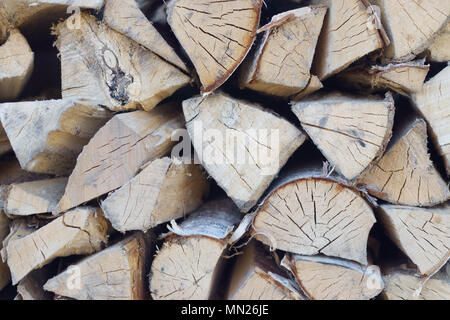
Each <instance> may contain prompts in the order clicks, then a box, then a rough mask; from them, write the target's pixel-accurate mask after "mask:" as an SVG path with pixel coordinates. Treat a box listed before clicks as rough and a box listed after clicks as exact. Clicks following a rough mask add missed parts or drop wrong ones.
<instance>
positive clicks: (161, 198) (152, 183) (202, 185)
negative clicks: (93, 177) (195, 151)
mask: <svg viewBox="0 0 450 320" xmlns="http://www.w3.org/2000/svg"><path fill="white" fill-rule="evenodd" d="M206 178H207V177H206V175H205V173H204V171H203V169H202V168H201V166H199V165H195V164H183V163H181V162H180V161H179V160H178V161H177V160H172V159H170V158H162V159H156V160H154V161H152V162H150V163H149V164H148V165H147V166H146V167H145V168H144V169H143V170H142V171H141V172H140V173H138V174H137V175H136V177H134V178H133V179H132V180H130V181H129V182H127V183H126V184H124V185H123V186H122V187H121V188H120V189H118V190H116V191H114V192H113V193H111V194H110V195H108V197H107V198H106V200H104V201H103V202H102V204H101V207H102V209H103V212H104V213H105V217H106V218H108V220H109V221H111V224H112V226H113V227H114V229H116V230H118V231H120V232H126V231H130V230H141V231H144V232H146V231H147V230H149V229H150V228H153V227H156V226H157V225H159V224H161V223H164V222H168V221H170V220H173V219H178V218H181V217H183V216H184V215H185V214H187V213H188V212H191V211H193V210H195V209H197V208H198V207H199V206H200V205H201V204H202V203H203V200H204V199H205V198H206V197H207V195H208V193H209V183H208V182H207V180H206Z"/></svg>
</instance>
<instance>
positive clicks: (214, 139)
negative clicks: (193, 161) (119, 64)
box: [183, 93, 306, 212]
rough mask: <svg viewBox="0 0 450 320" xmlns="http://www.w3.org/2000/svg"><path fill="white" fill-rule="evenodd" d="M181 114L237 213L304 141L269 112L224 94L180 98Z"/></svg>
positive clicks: (251, 203) (257, 195)
mask: <svg viewBox="0 0 450 320" xmlns="http://www.w3.org/2000/svg"><path fill="white" fill-rule="evenodd" d="M183 111H184V116H185V118H186V122H187V123H186V127H187V130H188V132H189V135H190V137H191V140H192V143H193V145H194V149H195V150H196V152H197V155H198V156H199V159H200V160H201V161H202V164H203V166H204V167H205V169H206V170H207V171H208V173H209V174H210V175H211V176H212V177H213V178H214V179H215V180H216V182H217V183H218V185H219V186H220V187H221V188H222V189H223V190H225V192H226V193H227V194H228V196H229V197H230V198H231V199H232V200H233V201H234V202H235V203H236V205H237V206H238V207H239V209H240V210H241V211H242V212H247V211H249V210H250V209H251V208H252V207H253V206H254V205H255V204H256V202H257V201H258V199H259V198H260V196H261V195H262V194H263V192H264V190H266V189H267V187H268V186H269V184H270V182H271V181H272V180H273V178H274V177H275V176H276V175H277V174H278V172H279V170H280V169H281V168H282V167H283V165H284V164H285V163H286V161H287V160H288V158H289V157H290V156H291V155H292V154H293V153H294V151H296V150H297V149H298V148H299V147H300V146H301V145H302V144H303V142H304V141H305V139H306V137H305V135H304V134H303V133H302V132H301V131H300V130H298V129H297V128H296V127H295V126H294V125H292V124H291V123H290V122H288V121H286V120H284V119H283V118H281V117H278V116H277V115H276V114H274V113H273V112H270V111H267V110H264V109H263V108H262V107H261V106H259V105H258V104H255V103H250V102H246V101H242V100H238V99H235V98H232V97H230V96H228V95H226V94H223V93H214V94H211V95H208V96H206V97H195V98H192V99H189V100H185V101H184V102H183ZM236 141H237V143H236Z"/></svg>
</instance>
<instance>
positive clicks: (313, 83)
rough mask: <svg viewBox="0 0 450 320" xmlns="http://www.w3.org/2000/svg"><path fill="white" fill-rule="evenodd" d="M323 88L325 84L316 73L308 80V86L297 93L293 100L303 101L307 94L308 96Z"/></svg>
mask: <svg viewBox="0 0 450 320" xmlns="http://www.w3.org/2000/svg"><path fill="white" fill-rule="evenodd" d="M322 88H323V84H322V82H321V81H320V80H319V78H318V77H317V76H315V75H312V76H311V77H310V78H309V82H308V85H307V86H306V88H305V89H303V90H302V91H300V92H299V93H298V94H297V95H295V96H292V97H291V101H294V102H296V101H301V100H302V99H303V98H305V97H306V96H308V95H310V94H312V93H314V92H316V91H318V90H320V89H322Z"/></svg>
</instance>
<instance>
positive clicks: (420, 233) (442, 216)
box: [380, 205, 450, 276]
mask: <svg viewBox="0 0 450 320" xmlns="http://www.w3.org/2000/svg"><path fill="white" fill-rule="evenodd" d="M380 218H381V221H382V222H383V225H384V229H385V231H386V233H387V235H388V236H389V237H390V238H391V239H392V240H393V241H394V242H395V244H396V245H397V246H398V247H399V248H400V249H401V250H402V251H403V252H404V253H405V254H406V255H407V256H408V257H409V258H410V259H411V261H412V262H413V263H414V264H416V265H417V267H418V269H419V271H420V273H421V274H422V275H424V276H430V275H433V274H434V273H436V272H437V271H438V270H439V269H440V268H441V267H442V266H443V265H444V264H445V263H446V262H447V261H448V259H449V258H450V239H449V234H450V205H444V206H442V207H434V208H426V209H423V208H414V207H404V206H397V205H381V206H380Z"/></svg>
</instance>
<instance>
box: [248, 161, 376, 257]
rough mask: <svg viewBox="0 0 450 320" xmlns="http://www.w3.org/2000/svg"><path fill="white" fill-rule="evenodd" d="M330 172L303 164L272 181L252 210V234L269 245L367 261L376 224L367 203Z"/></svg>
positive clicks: (307, 252) (310, 253) (300, 251)
mask: <svg viewBox="0 0 450 320" xmlns="http://www.w3.org/2000/svg"><path fill="white" fill-rule="evenodd" d="M342 183H343V182H341V180H339V179H337V178H335V177H333V176H331V175H330V176H328V177H326V176H324V175H323V173H322V172H320V171H319V170H316V169H309V168H308V169H307V168H302V169H300V170H298V169H297V170H296V172H293V173H289V174H287V176H286V177H283V178H280V180H279V181H278V182H277V183H275V184H274V186H273V187H272V188H271V191H270V192H269V193H268V195H267V196H266V197H265V199H264V200H263V201H262V202H261V206H260V207H259V208H258V210H257V211H256V213H255V218H254V221H253V226H252V233H253V234H254V235H256V239H257V240H259V241H262V242H263V243H265V244H267V245H270V246H272V247H273V248H274V249H280V250H283V251H287V252H291V253H297V254H301V255H316V254H320V253H322V254H324V255H327V256H333V257H339V258H344V259H348V260H354V261H356V262H359V263H361V264H363V265H367V239H368V236H369V231H370V230H371V228H372V226H373V224H374V223H375V221H376V220H375V216H374V214H373V212H372V209H371V207H370V206H369V204H368V203H367V202H366V201H365V200H364V198H362V197H361V196H360V194H359V193H358V192H357V191H355V190H353V189H351V188H350V187H347V186H345V185H344V184H342Z"/></svg>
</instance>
